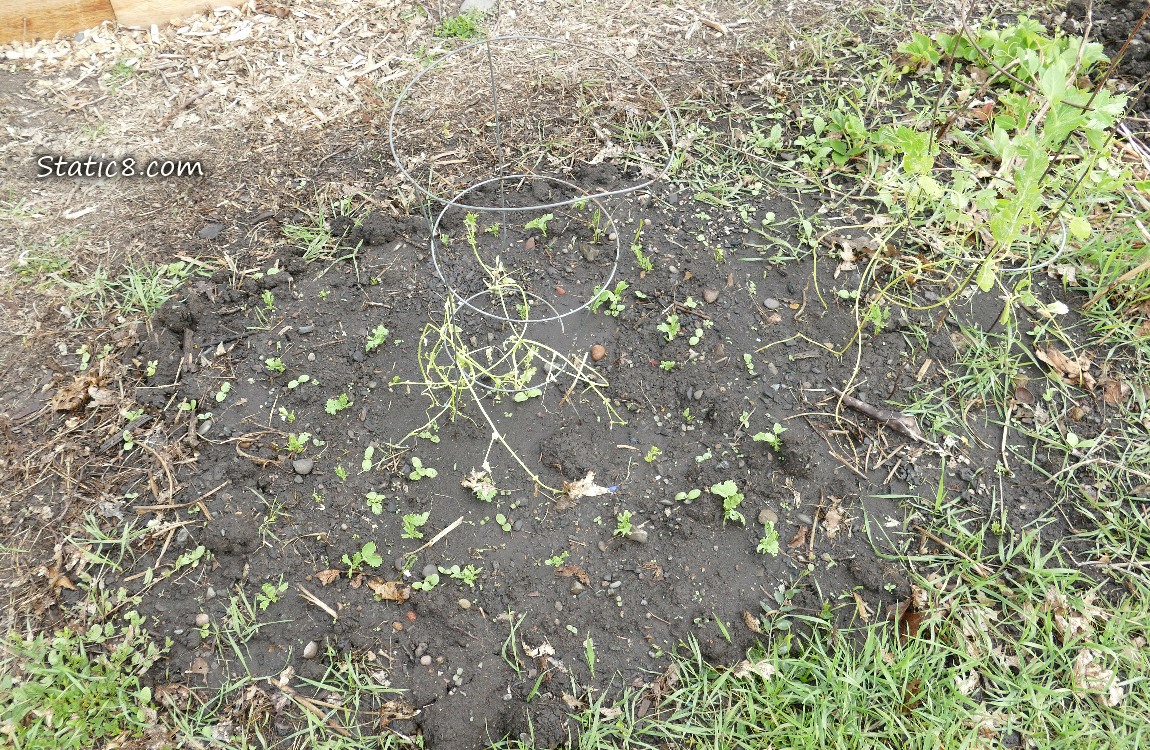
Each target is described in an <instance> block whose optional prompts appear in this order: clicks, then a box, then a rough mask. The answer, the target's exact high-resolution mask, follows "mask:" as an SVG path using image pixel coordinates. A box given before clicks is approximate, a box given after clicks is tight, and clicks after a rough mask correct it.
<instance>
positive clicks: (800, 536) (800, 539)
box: [787, 526, 810, 549]
mask: <svg viewBox="0 0 1150 750" xmlns="http://www.w3.org/2000/svg"><path fill="white" fill-rule="evenodd" d="M808 531H810V529H809V528H808V527H806V526H800V527H799V530H798V531H796V532H795V535H794V537H792V538H791V541H789V542H787V547H788V548H789V549H795V548H796V547H802V546H803V545H804V544H806V543H807V532H808Z"/></svg>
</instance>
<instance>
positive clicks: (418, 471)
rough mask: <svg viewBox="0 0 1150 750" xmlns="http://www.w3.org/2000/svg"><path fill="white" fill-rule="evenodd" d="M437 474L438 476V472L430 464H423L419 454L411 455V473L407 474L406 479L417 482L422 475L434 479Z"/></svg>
mask: <svg viewBox="0 0 1150 750" xmlns="http://www.w3.org/2000/svg"><path fill="white" fill-rule="evenodd" d="M437 476H439V472H438V471H436V470H435V469H433V468H431V467H430V466H424V465H423V461H421V460H420V458H419V456H412V457H411V473H410V474H408V475H407V478H408V479H410V480H411V481H413V482H418V481H419V480H420V479H423V478H424V477H429V478H431V479H434V478H435V477H437Z"/></svg>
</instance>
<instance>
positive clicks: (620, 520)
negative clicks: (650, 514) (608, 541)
mask: <svg viewBox="0 0 1150 750" xmlns="http://www.w3.org/2000/svg"><path fill="white" fill-rule="evenodd" d="M631 517H632V513H631V511H629V510H624V511H620V512H619V513H616V514H615V532H614V536H622V537H627V536H630V535H631V532H632V531H633V530H634V529H633V527H632V526H631Z"/></svg>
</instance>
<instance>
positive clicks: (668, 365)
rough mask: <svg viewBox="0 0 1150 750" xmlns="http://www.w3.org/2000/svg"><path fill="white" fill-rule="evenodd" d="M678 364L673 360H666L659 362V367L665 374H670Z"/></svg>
mask: <svg viewBox="0 0 1150 750" xmlns="http://www.w3.org/2000/svg"><path fill="white" fill-rule="evenodd" d="M676 364H677V363H676V362H675V360H673V359H664V360H662V361H661V362H659V367H661V368H662V369H663V372H670V371H671V370H673V369H675V365H676Z"/></svg>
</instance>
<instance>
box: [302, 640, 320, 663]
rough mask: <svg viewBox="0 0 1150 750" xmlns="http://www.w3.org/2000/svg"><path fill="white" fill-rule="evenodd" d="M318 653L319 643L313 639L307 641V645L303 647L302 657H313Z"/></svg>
mask: <svg viewBox="0 0 1150 750" xmlns="http://www.w3.org/2000/svg"><path fill="white" fill-rule="evenodd" d="M318 653H319V644H318V643H316V642H315V641H308V642H307V645H306V646H304V647H303V658H305V659H314V658H315V656H316V654H318Z"/></svg>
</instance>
